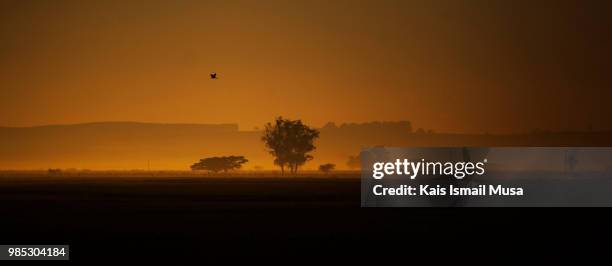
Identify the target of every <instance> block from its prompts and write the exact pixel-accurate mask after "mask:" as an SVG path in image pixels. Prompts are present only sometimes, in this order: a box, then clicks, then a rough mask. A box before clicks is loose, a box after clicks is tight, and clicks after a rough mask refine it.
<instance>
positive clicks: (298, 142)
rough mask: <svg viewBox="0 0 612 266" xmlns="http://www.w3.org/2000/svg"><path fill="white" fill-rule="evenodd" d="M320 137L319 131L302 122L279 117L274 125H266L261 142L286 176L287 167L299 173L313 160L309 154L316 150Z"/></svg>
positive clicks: (292, 171)
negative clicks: (316, 140)
mask: <svg viewBox="0 0 612 266" xmlns="http://www.w3.org/2000/svg"><path fill="white" fill-rule="evenodd" d="M318 137H319V131H318V130H316V129H312V128H310V127H308V126H307V125H304V124H303V123H302V121H301V120H289V119H283V118H282V117H278V118H277V119H276V121H275V122H274V123H268V124H266V125H265V129H264V135H263V136H262V138H261V140H262V141H263V142H264V143H265V145H266V148H268V152H270V154H272V156H274V157H275V159H274V164H276V165H278V166H280V168H281V172H282V173H283V174H284V172H285V167H288V168H289V170H290V172H291V173H297V170H298V168H299V167H300V166H302V165H304V164H305V163H306V161H309V160H311V159H312V158H313V157H312V155H309V154H308V153H309V152H311V151H313V150H314V149H315V148H316V147H315V146H314V140H315V139H317V138H318Z"/></svg>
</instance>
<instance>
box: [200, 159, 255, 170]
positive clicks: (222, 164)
mask: <svg viewBox="0 0 612 266" xmlns="http://www.w3.org/2000/svg"><path fill="white" fill-rule="evenodd" d="M248 161H249V160H247V159H245V158H244V156H223V157H209V158H204V159H201V160H200V161H199V162H197V163H194V164H193V165H191V170H194V171H196V170H206V171H211V172H215V173H217V172H219V171H223V172H227V171H229V170H234V169H240V168H241V167H242V165H243V164H244V163H246V162H248Z"/></svg>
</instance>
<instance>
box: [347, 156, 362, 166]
mask: <svg viewBox="0 0 612 266" xmlns="http://www.w3.org/2000/svg"><path fill="white" fill-rule="evenodd" d="M346 165H347V166H348V167H349V168H351V169H359V168H361V155H357V156H349V158H348V161H347V162H346Z"/></svg>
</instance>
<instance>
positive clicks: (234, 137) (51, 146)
mask: <svg viewBox="0 0 612 266" xmlns="http://www.w3.org/2000/svg"><path fill="white" fill-rule="evenodd" d="M319 130H320V132H321V135H320V138H319V139H317V140H316V141H315V145H316V150H315V151H314V152H313V153H312V155H313V156H314V159H313V160H312V161H309V162H307V163H306V164H305V165H304V167H303V168H302V170H316V169H317V167H318V166H319V165H320V164H323V163H334V164H336V165H337V169H339V170H348V169H349V167H348V166H347V164H346V162H347V160H348V157H349V156H356V155H358V154H359V152H360V150H361V148H366V147H375V146H390V147H391V146H398V147H415V146H421V147H427V146H570V145H571V146H597V145H601V146H606V145H611V144H612V138H611V136H612V134H611V133H609V132H557V133H551V132H533V133H530V134H515V135H491V134H444V133H435V132H433V131H429V130H423V129H414V128H413V127H412V125H411V124H410V122H408V121H403V122H371V123H362V124H348V123H344V124H334V123H328V124H326V125H325V126H323V127H321V128H319ZM261 136H262V131H258V130H251V131H241V130H239V129H238V125H237V124H215V125H213V124H158V123H135V122H104V123H88V124H75V125H49V126H38V127H21V128H11V127H0V169H2V170H37V169H38V170H46V169H48V168H61V169H70V168H74V169H90V170H133V169H139V170H149V169H151V170H154V171H159V170H189V166H190V165H191V164H193V163H194V162H196V161H198V160H199V159H201V158H205V157H210V156H226V155H241V156H245V157H246V158H247V159H248V160H249V162H248V163H246V164H245V165H244V167H243V169H244V170H254V169H258V170H273V169H277V167H275V166H274V165H273V157H272V156H271V155H269V154H268V152H267V151H266V149H265V147H264V144H263V143H262V141H261Z"/></svg>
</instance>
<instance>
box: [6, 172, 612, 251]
mask: <svg viewBox="0 0 612 266" xmlns="http://www.w3.org/2000/svg"><path fill="white" fill-rule="evenodd" d="M0 202H1V205H0V212H1V213H2V226H1V227H0V234H1V235H2V238H3V239H2V240H3V241H2V242H4V243H13V244H32V243H37V244H38V243H44V244H70V245H71V248H72V251H71V252H72V254H71V256H72V258H74V259H79V258H85V257H86V256H98V257H100V256H104V257H106V258H110V257H114V256H152V255H153V256H162V255H163V256H173V255H175V254H179V255H181V256H184V255H186V254H195V253H197V254H200V255H205V256H210V255H219V254H225V253H226V252H228V251H229V252H233V251H237V250H239V251H240V252H241V254H257V255H262V254H264V255H265V254H268V253H269V252H284V253H291V252H300V253H302V252H304V251H308V252H315V251H316V252H327V251H332V252H338V251H339V250H342V251H346V252H355V251H359V250H364V251H365V250H369V249H370V248H372V245H380V243H388V242H381V241H388V240H393V241H405V244H406V245H408V244H411V243H427V242H428V241H437V240H439V239H440V238H449V239H452V238H469V237H472V236H473V235H474V234H475V233H478V232H480V234H482V235H485V234H484V233H486V232H487V230H492V229H496V230H498V229H500V228H501V229H502V230H501V231H500V232H503V233H504V234H510V235H512V234H513V233H516V232H518V231H519V230H524V229H525V228H536V229H537V230H538V232H539V234H544V235H547V234H548V235H550V236H553V237H555V236H557V233H556V231H555V230H557V227H560V226H561V225H558V226H555V224H554V223H551V221H552V220H554V219H558V218H560V217H563V213H562V212H561V211H554V210H550V209H548V210H544V211H542V210H538V211H537V212H536V211H530V210H525V209H509V210H504V211H503V212H502V211H496V210H495V209H487V210H484V209H461V210H459V209H440V208H420V209H419V208H360V206H359V204H360V181H359V179H358V176H356V175H352V176H351V175H350V174H346V175H340V176H337V177H321V176H314V177H307V176H300V177H278V176H273V177H255V176H242V177H239V176H234V177H225V176H206V177H202V176H197V177H196V176H167V175H162V174H156V175H155V174H154V175H152V176H148V175H147V176H143V175H126V176H121V175H118V174H117V175H111V174H107V175H106V176H105V175H101V174H92V173H90V174H89V175H84V176H78V175H47V174H43V173H34V172H31V173H19V174H18V173H14V172H13V173H3V174H2V175H0ZM584 212H585V213H584V214H586V215H598V214H594V213H593V212H591V213H586V212H587V211H584ZM525 217H530V218H529V220H526V219H525ZM602 217H603V216H602ZM602 217H599V218H602ZM592 221H596V222H601V223H607V222H609V221H610V218H607V219H599V220H597V219H593V220H592ZM483 230H484V231H483ZM559 230H562V229H559ZM498 231H499V230H498ZM515 231H516V232H515ZM521 232H522V231H521ZM486 235H488V233H487V234H486ZM376 243H378V244H376ZM107 244H109V245H113V246H114V248H106V249H105V248H102V247H103V246H104V245H107ZM397 247H398V248H402V246H397Z"/></svg>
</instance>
